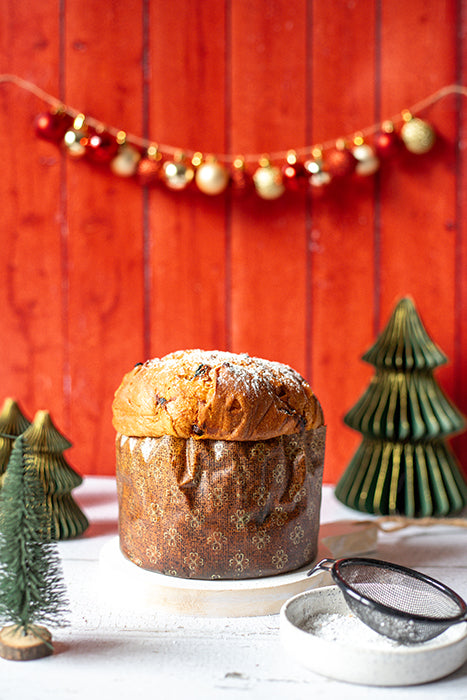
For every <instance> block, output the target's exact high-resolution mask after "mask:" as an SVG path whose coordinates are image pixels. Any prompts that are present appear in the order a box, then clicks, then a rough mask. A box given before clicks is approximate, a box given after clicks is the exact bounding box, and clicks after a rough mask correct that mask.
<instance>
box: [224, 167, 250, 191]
mask: <svg viewBox="0 0 467 700" xmlns="http://www.w3.org/2000/svg"><path fill="white" fill-rule="evenodd" d="M230 187H231V188H232V190H233V192H235V193H236V194H245V193H246V192H249V191H250V190H252V189H253V179H252V177H251V175H250V174H249V173H248V172H247V170H246V168H245V167H244V166H240V167H237V166H234V167H233V168H232V170H231V173H230Z"/></svg>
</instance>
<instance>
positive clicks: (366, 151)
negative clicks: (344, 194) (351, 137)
mask: <svg viewBox="0 0 467 700" xmlns="http://www.w3.org/2000/svg"><path fill="white" fill-rule="evenodd" d="M352 155H353V157H354V158H355V160H356V161H357V164H356V166H355V172H356V173H357V175H373V173H375V172H376V171H377V170H378V168H379V158H378V157H377V156H376V154H375V152H374V150H373V149H372V148H371V146H369V145H368V144H367V143H362V144H360V145H359V146H355V148H353V149H352Z"/></svg>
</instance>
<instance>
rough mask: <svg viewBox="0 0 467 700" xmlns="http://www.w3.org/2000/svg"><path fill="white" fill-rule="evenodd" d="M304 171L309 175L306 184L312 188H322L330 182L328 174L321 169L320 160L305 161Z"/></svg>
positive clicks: (321, 162)
mask: <svg viewBox="0 0 467 700" xmlns="http://www.w3.org/2000/svg"><path fill="white" fill-rule="evenodd" d="M305 170H306V172H307V173H309V175H310V176H309V178H308V182H309V183H310V185H311V186H312V187H324V186H325V185H328V184H329V183H330V182H331V180H332V178H331V175H330V173H328V172H327V171H326V170H324V169H323V161H322V159H321V158H313V159H312V160H307V161H306V163H305Z"/></svg>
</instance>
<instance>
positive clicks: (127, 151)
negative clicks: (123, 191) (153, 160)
mask: <svg viewBox="0 0 467 700" xmlns="http://www.w3.org/2000/svg"><path fill="white" fill-rule="evenodd" d="M140 158H141V153H140V152H139V151H137V150H136V148H133V146H128V145H127V144H124V145H123V146H120V148H119V151H118V153H117V155H116V156H115V158H113V159H112V160H111V161H110V169H111V170H112V172H113V173H114V174H115V175H119V176H120V177H131V176H132V175H134V174H135V172H136V169H137V167H138V162H139V160H140Z"/></svg>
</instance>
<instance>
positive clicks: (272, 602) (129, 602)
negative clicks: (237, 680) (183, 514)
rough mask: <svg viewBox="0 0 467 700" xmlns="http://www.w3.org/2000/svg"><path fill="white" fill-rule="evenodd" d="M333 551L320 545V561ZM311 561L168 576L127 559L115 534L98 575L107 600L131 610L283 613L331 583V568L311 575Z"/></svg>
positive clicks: (202, 614) (105, 549)
mask: <svg viewBox="0 0 467 700" xmlns="http://www.w3.org/2000/svg"><path fill="white" fill-rule="evenodd" d="M326 556H329V552H328V550H327V549H326V548H325V547H323V546H321V545H320V546H319V548H318V554H317V556H316V561H319V560H320V559H322V558H323V557H326ZM311 567H312V564H310V565H308V566H306V567H305V568H303V569H299V570H297V571H294V572H292V573H287V574H278V575H277V576H268V577H264V578H254V579H242V580H238V581H232V580H216V581H204V580H199V579H184V578H176V577H174V576H165V575H164V574H158V573H155V572H152V571H146V570H145V569H141V568H140V567H139V566H136V564H133V562H131V561H130V560H129V559H127V558H126V557H125V556H124V555H123V554H122V552H121V550H120V544H119V538H118V537H115V538H113V539H112V540H110V541H109V542H107V544H105V545H104V547H103V548H102V550H101V553H100V560H99V580H100V583H101V585H102V586H103V592H104V595H105V600H106V602H107V603H109V604H111V605H112V606H118V607H120V608H124V609H126V610H131V609H133V608H138V609H141V608H144V609H145V610H151V609H152V610H160V611H165V612H170V613H175V614H178V615H193V616H200V617H253V616H257V615H271V614H275V613H278V612H279V611H280V609H281V607H282V605H283V604H284V603H285V602H286V600H288V599H289V598H290V597H291V596H293V595H295V594H297V593H302V592H303V591H306V590H309V589H310V588H318V587H321V586H327V585H330V584H331V583H332V578H331V576H330V574H329V573H328V572H325V571H323V572H319V573H317V574H315V575H314V576H312V577H311V578H310V577H308V576H307V573H308V571H309V570H310V568H311Z"/></svg>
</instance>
